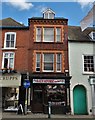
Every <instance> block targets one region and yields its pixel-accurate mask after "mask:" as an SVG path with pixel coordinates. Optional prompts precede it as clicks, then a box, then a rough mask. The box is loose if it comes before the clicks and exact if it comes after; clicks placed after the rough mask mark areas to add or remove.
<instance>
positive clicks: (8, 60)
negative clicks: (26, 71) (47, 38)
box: [2, 52, 15, 69]
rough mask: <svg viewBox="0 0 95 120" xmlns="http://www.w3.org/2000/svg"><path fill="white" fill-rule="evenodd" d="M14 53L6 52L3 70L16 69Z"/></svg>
mask: <svg viewBox="0 0 95 120" xmlns="http://www.w3.org/2000/svg"><path fill="white" fill-rule="evenodd" d="M14 55H15V53H14V52H4V53H3V59H2V69H14Z"/></svg>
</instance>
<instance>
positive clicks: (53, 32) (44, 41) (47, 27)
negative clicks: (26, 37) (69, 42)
mask: <svg viewBox="0 0 95 120" xmlns="http://www.w3.org/2000/svg"><path fill="white" fill-rule="evenodd" d="M45 28H49V29H53V40H51V41H48V40H47V41H46V40H45V39H44V29H45ZM43 42H54V27H44V28H43Z"/></svg>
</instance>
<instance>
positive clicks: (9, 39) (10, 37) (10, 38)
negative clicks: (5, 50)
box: [6, 32, 15, 47]
mask: <svg viewBox="0 0 95 120" xmlns="http://www.w3.org/2000/svg"><path fill="white" fill-rule="evenodd" d="M14 43H15V34H13V33H11V32H10V34H9V33H8V34H6V47H15V46H14Z"/></svg>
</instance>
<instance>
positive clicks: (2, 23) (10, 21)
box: [0, 17, 24, 27]
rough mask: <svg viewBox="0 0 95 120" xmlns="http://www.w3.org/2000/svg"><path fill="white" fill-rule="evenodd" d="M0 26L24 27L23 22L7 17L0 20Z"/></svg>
mask: <svg viewBox="0 0 95 120" xmlns="http://www.w3.org/2000/svg"><path fill="white" fill-rule="evenodd" d="M0 26H2V27H9V26H10V27H24V25H23V24H21V23H19V22H17V21H15V20H14V19H12V18H10V17H9V18H5V19H2V20H0Z"/></svg>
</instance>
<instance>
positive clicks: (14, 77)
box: [0, 76, 18, 80]
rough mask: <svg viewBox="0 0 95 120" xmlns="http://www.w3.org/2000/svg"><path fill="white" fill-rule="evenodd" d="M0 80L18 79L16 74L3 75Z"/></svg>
mask: <svg viewBox="0 0 95 120" xmlns="http://www.w3.org/2000/svg"><path fill="white" fill-rule="evenodd" d="M0 80H18V78H17V77H16V76H1V77H0Z"/></svg>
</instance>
